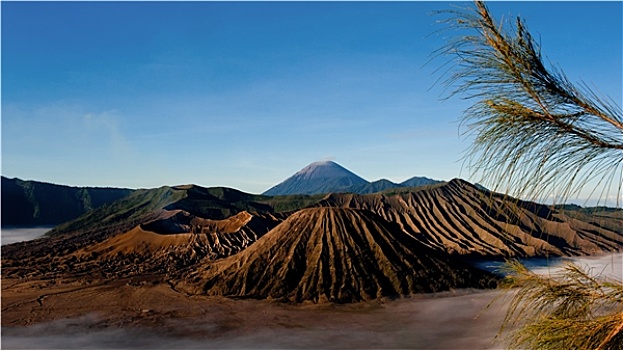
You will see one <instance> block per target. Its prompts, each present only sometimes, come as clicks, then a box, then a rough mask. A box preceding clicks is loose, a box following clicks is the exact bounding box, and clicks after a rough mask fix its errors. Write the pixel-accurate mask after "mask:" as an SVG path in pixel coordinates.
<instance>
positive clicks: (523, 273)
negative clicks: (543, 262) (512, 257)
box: [502, 262, 623, 349]
mask: <svg viewBox="0 0 623 350" xmlns="http://www.w3.org/2000/svg"><path fill="white" fill-rule="evenodd" d="M506 268H507V271H506V272H508V273H510V275H511V276H512V277H509V279H508V281H507V283H506V284H505V288H508V289H509V290H510V293H511V294H512V293H515V294H514V296H513V297H512V300H511V301H510V305H509V310H508V312H507V314H506V317H505V319H504V323H503V326H502V330H505V329H508V328H510V329H513V330H514V331H512V332H511V334H510V337H508V341H509V346H510V347H511V348H529V349H623V284H621V281H617V280H613V279H610V278H606V277H602V276H592V275H591V274H589V273H588V272H586V271H584V270H583V269H580V268H579V267H577V266H576V265H573V264H567V265H565V266H564V268H563V270H562V271H561V273H560V274H558V275H555V276H541V275H538V274H536V273H534V272H531V271H530V270H528V269H527V268H525V267H524V266H523V265H521V264H520V263H518V262H509V263H507V267H506Z"/></svg>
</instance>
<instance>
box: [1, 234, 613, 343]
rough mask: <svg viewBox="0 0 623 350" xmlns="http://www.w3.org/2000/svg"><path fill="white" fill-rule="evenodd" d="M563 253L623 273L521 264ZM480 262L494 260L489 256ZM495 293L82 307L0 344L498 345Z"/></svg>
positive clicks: (608, 263)
mask: <svg viewBox="0 0 623 350" xmlns="http://www.w3.org/2000/svg"><path fill="white" fill-rule="evenodd" d="M48 229H49V228H34V229H10V230H4V229H3V230H2V244H8V243H12V242H17V241H20V240H26V239H29V237H32V238H36V237H38V236H40V235H42V234H43V233H45V232H46V231H47V230H48ZM565 260H572V261H574V262H576V263H577V264H579V265H580V266H582V267H585V268H589V269H591V271H592V273H593V274H604V275H609V276H611V277H614V278H617V279H619V280H623V254H621V253H618V254H609V255H604V256H599V257H584V258H573V259H549V260H538V259H537V260H528V261H526V264H527V265H528V266H530V267H531V268H532V269H533V270H535V271H538V272H539V273H544V274H548V273H556V271H557V268H558V267H559V266H561V264H562V263H563V262H564V261H565ZM485 265H487V266H489V267H490V268H492V269H493V268H495V266H494V265H495V264H494V263H485ZM499 296H501V294H500V292H498V291H484V292H483V291H457V292H454V293H449V292H448V293H440V294H437V295H426V296H415V297H412V298H408V299H400V300H394V301H385V302H383V303H380V302H372V303H367V304H366V305H361V304H360V305H346V306H336V307H330V308H323V307H319V308H314V307H290V306H288V307H282V306H279V305H275V304H274V303H266V309H265V310H266V311H265V312H264V311H262V312H261V313H259V314H250V313H245V312H244V310H243V311H240V310H238V311H235V312H240V313H241V314H243V315H242V317H241V318H240V319H241V322H240V323H239V324H236V325H235V326H231V327H222V326H221V325H219V324H217V323H215V322H214V319H212V320H210V319H207V318H206V319H202V320H196V322H185V321H182V320H176V319H170V320H168V321H167V322H166V323H165V324H163V325H162V327H159V328H152V329H145V328H137V327H132V328H122V329H118V328H117V329H110V328H107V327H106V326H103V325H102V323H101V320H99V319H98V316H97V315H87V316H84V317H81V318H78V319H69V320H62V321H55V322H50V323H46V324H38V325H34V326H29V327H2V338H1V339H2V349H199V348H201V349H217V348H218V349H223V348H225V349H227V348H229V349H232V348H235V349H274V348H290V349H293V348H298V349H309V348H323V349H325V348H349V349H351V348H358V349H366V348H367V349H371V348H375V349H378V348H383V349H397V348H401V349H402V348H415V349H496V348H503V347H504V345H503V343H501V342H500V341H496V334H497V332H498V329H499V326H500V324H501V322H502V318H503V316H504V313H505V311H506V309H505V305H506V301H507V300H508V299H505V298H503V297H502V298H498V299H497V300H496V301H495V302H494V303H492V304H491V302H492V301H493V300H494V299H496V297H499ZM284 310H287V311H284ZM215 317H216V316H215ZM251 319H254V321H253V322H251V321H249V320H251ZM258 319H260V320H262V322H257V320H258ZM245 320H247V321H245ZM258 324H259V325H258Z"/></svg>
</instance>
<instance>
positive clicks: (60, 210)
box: [1, 176, 133, 227]
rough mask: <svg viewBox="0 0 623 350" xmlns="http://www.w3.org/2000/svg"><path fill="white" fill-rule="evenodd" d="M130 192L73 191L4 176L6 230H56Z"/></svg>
mask: <svg viewBox="0 0 623 350" xmlns="http://www.w3.org/2000/svg"><path fill="white" fill-rule="evenodd" d="M132 192H133V190H131V189H126V188H102V187H70V186H63V185H55V184H51V183H45V182H38V181H24V180H20V179H17V178H14V179H9V178H6V177H4V176H2V220H1V222H2V226H3V227H6V226H52V225H58V224H60V223H63V222H65V221H69V220H72V219H75V218H77V217H79V216H80V215H82V214H84V213H86V212H88V211H90V210H92V209H95V208H98V207H100V206H102V205H104V204H108V203H112V202H114V201H116V200H118V199H120V198H123V197H125V196H127V195H128V194H130V193H132Z"/></svg>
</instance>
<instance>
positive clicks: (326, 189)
mask: <svg viewBox="0 0 623 350" xmlns="http://www.w3.org/2000/svg"><path fill="white" fill-rule="evenodd" d="M440 182H442V181H437V180H433V179H429V178H426V177H413V178H411V179H409V180H406V181H404V182H401V183H399V184H397V183H394V182H391V181H389V180H386V179H381V180H378V181H374V182H368V181H367V180H365V179H363V178H361V177H360V176H359V175H357V174H355V173H353V172H351V171H350V170H348V169H346V168H344V167H342V166H341V165H339V164H337V163H335V162H332V161H320V162H314V163H311V164H310V165H308V166H306V167H305V168H303V169H301V170H300V171H298V172H297V173H296V174H294V175H292V176H291V177H289V178H287V179H286V180H284V181H283V182H281V183H280V184H278V185H276V186H274V187H272V188H270V189H269V190H267V191H266V192H264V193H263V194H264V195H267V196H284V195H291V194H322V193H358V194H366V193H376V192H381V191H386V190H390V189H393V188H402V187H418V186H424V185H432V184H436V183H440Z"/></svg>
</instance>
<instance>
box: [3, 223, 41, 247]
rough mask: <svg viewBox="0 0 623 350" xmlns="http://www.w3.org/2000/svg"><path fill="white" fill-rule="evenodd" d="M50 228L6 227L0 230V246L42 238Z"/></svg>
mask: <svg viewBox="0 0 623 350" xmlns="http://www.w3.org/2000/svg"><path fill="white" fill-rule="evenodd" d="M51 229H52V227H49V226H45V227H26V228H21V227H20V228H15V227H7V228H4V227H3V228H2V229H1V230H0V241H2V245H7V244H11V243H16V242H23V241H30V240H33V239H36V238H39V237H41V236H43V235H44V234H45V233H46V232H48V231H50V230H51Z"/></svg>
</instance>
